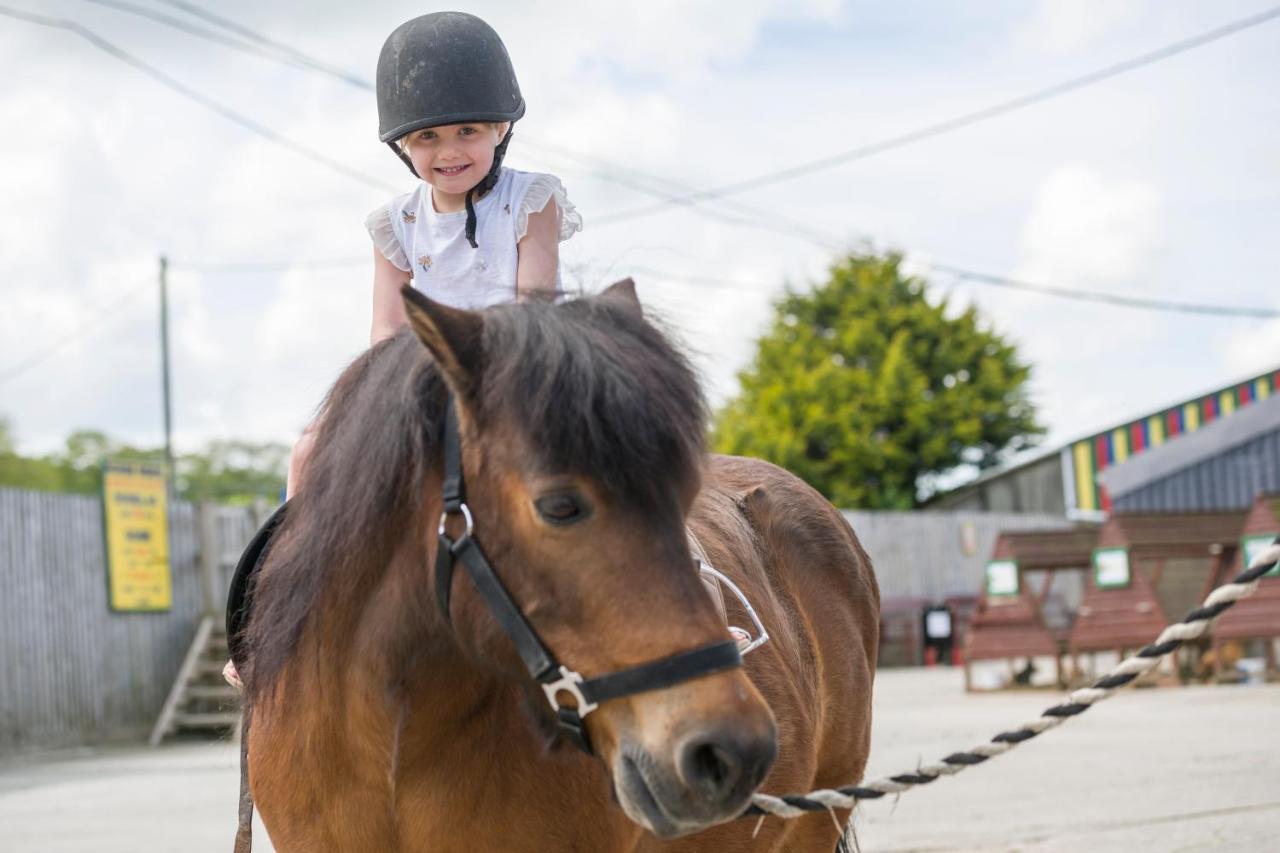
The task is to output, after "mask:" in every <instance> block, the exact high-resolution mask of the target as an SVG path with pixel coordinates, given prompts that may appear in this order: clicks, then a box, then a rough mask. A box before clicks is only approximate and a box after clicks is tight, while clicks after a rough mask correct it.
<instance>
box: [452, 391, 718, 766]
mask: <svg viewBox="0 0 1280 853" xmlns="http://www.w3.org/2000/svg"><path fill="white" fill-rule="evenodd" d="M444 462H445V475H444V488H443V492H444V510H443V512H442V513H441V516H440V528H439V531H438V532H439V537H440V541H439V546H438V548H437V552H436V577H435V586H436V601H437V604H438V605H439V607H440V612H441V613H442V614H443V615H444V618H445V619H446V621H447V620H449V601H450V592H451V587H452V583H453V567H454V564H455V563H456V562H461V563H462V565H463V567H464V568H465V569H466V571H467V576H468V577H470V578H471V582H472V584H473V585H474V586H475V588H476V591H477V592H479V593H480V596H481V598H483V599H484V601H485V604H486V605H488V607H489V610H490V612H492V613H493V615H494V618H496V619H497V620H498V624H499V625H500V626H501V628H502V630H503V632H504V633H506V635H507V636H508V637H509V638H510V639H511V642H512V643H513V644H514V645H515V647H516V651H517V653H518V654H519V655H520V660H521V661H522V662H523V663H524V666H525V669H526V670H527V671H528V672H529V675H530V676H531V677H532V678H533V679H534V680H535V681H537V682H539V683H540V684H541V685H542V689H543V691H544V692H545V693H546V695H547V701H548V702H550V704H551V709H552V710H553V711H554V712H555V715H556V724H557V727H558V729H559V731H560V733H561V734H562V735H563V736H564V737H565V738H566V739H568V740H569V741H570V742H571V743H573V745H574V746H576V747H578V748H579V749H581V750H582V751H583V752H585V753H587V754H591V752H592V748H591V740H590V738H589V737H588V735H587V730H586V725H585V723H584V718H585V717H586V716H587V715H588V714H590V713H591V712H592V711H594V710H595V709H596V708H597V707H598V706H599V705H600V703H602V702H607V701H609V700H610V699H620V698H622V697H624V696H632V695H635V694H637V693H645V692H648V691H650V690H662V689H664V688H667V687H671V686H673V685H676V684H680V683H682V682H685V681H689V680H690V679H693V678H698V677H700V676H703V675H710V674H711V673H714V672H721V671H723V670H726V669H733V668H735V667H739V666H742V655H741V654H740V653H739V651H738V644H737V643H736V642H735V641H733V640H726V641H725V642H722V643H712V644H710V645H707V646H703V647H701V648H698V649H694V650H693V651H688V652H681V653H680V654H676V655H672V656H670V657H666V658H662V659H660V660H656V661H651V662H649V663H645V664H641V665H640V666H636V667H631V668H630V669H623V670H619V671H618V672H613V673H609V674H608V675H602V676H599V677H597V678H590V679H588V678H583V677H582V675H580V674H579V673H577V672H574V671H573V670H571V669H569V668H568V667H567V666H563V665H561V664H560V663H559V662H558V661H557V660H556V658H555V656H554V655H552V653H551V651H550V650H549V649H548V648H547V647H546V645H545V644H544V643H543V642H542V640H541V638H539V637H538V634H537V632H536V631H534V629H533V626H532V625H530V624H529V621H528V620H527V619H525V617H524V614H523V613H521V612H520V608H519V607H518V606H517V605H516V603H515V601H514V600H513V599H512V597H511V593H510V592H508V590H507V588H506V586H505V585H504V584H503V583H502V579H501V578H499V577H498V573H497V572H496V571H494V568H493V566H492V564H490V562H489V560H488V558H486V557H485V554H484V551H483V550H482V549H481V548H480V544H479V543H478V542H477V541H476V539H475V536H474V532H475V525H474V519H473V518H472V516H471V510H470V509H469V508H468V507H467V504H466V500H465V484H464V481H463V477H462V449H461V441H460V440H459V437H458V421H457V414H456V412H455V411H454V406H453V400H452V398H450V399H449V401H448V403H447V404H446V411H445V425H444ZM450 515H461V516H462V518H463V520H464V521H465V523H466V529H465V531H464V532H463V534H462V535H461V536H460V537H459V538H457V539H452V538H450V536H449V534H448V533H447V532H446V530H445V522H446V521H447V520H448V518H449V516H450ZM566 695H567V697H568V698H570V699H572V700H573V702H572V703H571V704H562V702H561V699H562V697H564V696H566Z"/></svg>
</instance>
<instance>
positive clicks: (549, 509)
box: [533, 492, 587, 524]
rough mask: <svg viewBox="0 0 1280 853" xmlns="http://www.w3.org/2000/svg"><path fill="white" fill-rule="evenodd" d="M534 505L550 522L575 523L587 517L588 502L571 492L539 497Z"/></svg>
mask: <svg viewBox="0 0 1280 853" xmlns="http://www.w3.org/2000/svg"><path fill="white" fill-rule="evenodd" d="M533 505H534V507H535V508H536V509H537V510H538V515H540V516H542V520H543V521H545V522H548V523H549V524H573V523H574V522H575V521H581V520H582V519H584V518H586V517H587V507H586V504H585V503H584V502H583V501H582V500H581V499H580V498H579V497H578V496H577V495H574V494H572V493H569V492H560V493H559V494H555V495H547V496H546V497H541V498H538V499H537V500H536V501H534V502H533Z"/></svg>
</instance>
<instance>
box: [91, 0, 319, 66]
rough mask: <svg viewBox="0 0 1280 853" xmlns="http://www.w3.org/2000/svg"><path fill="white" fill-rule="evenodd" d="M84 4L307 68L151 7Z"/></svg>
mask: <svg viewBox="0 0 1280 853" xmlns="http://www.w3.org/2000/svg"><path fill="white" fill-rule="evenodd" d="M84 2H86V3H92V4H93V5H95V6H104V7H106V8H108V9H115V10H117V11H120V12H128V13H129V14H131V15H137V16H139V17H142V18H147V19H149V20H152V21H155V22H156V23H159V24H164V25H165V26H167V27H172V28H173V29H175V30H181V31H182V32H184V33H187V34H189V35H193V36H197V37H199V38H202V39H207V40H208V41H212V42H215V43H217V44H220V45H224V46H226V47H232V48H235V49H236V50H240V51H243V52H245V53H249V54H252V55H254V56H258V57H261V58H263V59H270V60H272V61H274V62H281V63H284V64H287V65H293V66H295V67H302V68H305V66H303V65H302V64H301V63H299V62H298V61H297V60H295V59H293V58H291V57H289V56H286V55H282V54H281V53H280V51H278V50H266V49H264V48H262V47H261V46H259V45H257V44H250V43H248V42H244V41H241V40H239V39H235V38H232V37H230V36H227V35H225V34H223V33H220V32H217V31H216V30H211V29H208V28H207V27H201V26H198V25H196V24H192V23H191V22H189V21H185V20H183V19H181V18H175V17H173V16H172V15H166V14H164V13H163V12H157V11H156V10H155V9H152V8H151V7H149V6H139V5H138V4H136V3H127V2H124V0H84Z"/></svg>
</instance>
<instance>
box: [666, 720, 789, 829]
mask: <svg viewBox="0 0 1280 853" xmlns="http://www.w3.org/2000/svg"><path fill="white" fill-rule="evenodd" d="M777 755H778V740H777V737H776V736H775V735H774V733H773V732H768V733H767V736H761V735H760V734H754V735H750V736H746V735H744V733H743V732H741V731H740V730H738V729H736V728H722V729H719V730H712V731H709V732H700V733H698V734H696V735H693V736H691V737H689V738H686V739H685V741H684V742H683V743H682V744H680V746H679V747H678V748H677V750H676V771H677V772H678V773H679V775H680V779H681V781H682V782H684V784H685V787H687V788H688V789H689V790H690V791H693V792H695V793H696V794H697V796H698V798H699V799H700V800H702V801H703V802H705V803H707V805H708V806H710V807H712V808H714V809H716V810H717V811H721V810H724V809H726V808H728V809H732V808H734V807H736V806H737V805H739V804H740V803H743V802H744V801H745V800H746V799H747V798H748V797H750V796H751V792H752V791H754V790H755V789H756V786H757V785H759V784H760V782H761V781H762V780H763V779H764V776H765V774H766V773H767V772H769V768H770V767H772V766H773V761H774V759H775V758H776V757H777Z"/></svg>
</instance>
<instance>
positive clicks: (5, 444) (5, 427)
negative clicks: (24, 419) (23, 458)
mask: <svg viewBox="0 0 1280 853" xmlns="http://www.w3.org/2000/svg"><path fill="white" fill-rule="evenodd" d="M10 453H13V424H12V423H11V422H10V421H9V419H8V418H7V417H5V416H4V415H0V456H3V455H5V454H10Z"/></svg>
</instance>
